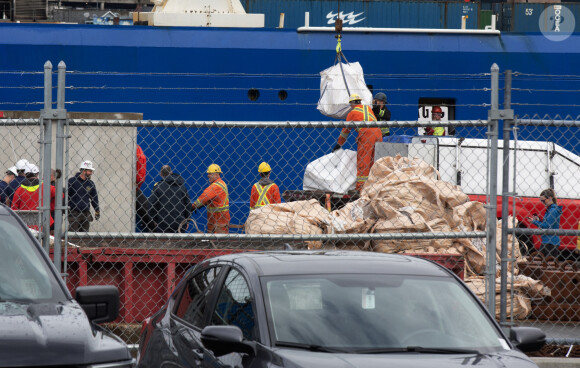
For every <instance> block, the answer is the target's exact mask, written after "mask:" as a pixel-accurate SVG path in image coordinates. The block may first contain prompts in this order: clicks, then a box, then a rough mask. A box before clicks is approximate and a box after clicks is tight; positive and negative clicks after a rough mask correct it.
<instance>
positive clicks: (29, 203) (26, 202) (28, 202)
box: [12, 180, 56, 230]
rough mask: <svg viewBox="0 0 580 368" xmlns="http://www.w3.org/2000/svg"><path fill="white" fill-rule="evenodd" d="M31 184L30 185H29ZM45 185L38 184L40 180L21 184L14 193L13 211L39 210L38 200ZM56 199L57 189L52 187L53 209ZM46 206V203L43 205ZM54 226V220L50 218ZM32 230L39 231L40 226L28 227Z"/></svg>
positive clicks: (51, 199)
mask: <svg viewBox="0 0 580 368" xmlns="http://www.w3.org/2000/svg"><path fill="white" fill-rule="evenodd" d="M27 184H30V185H27ZM43 187H44V184H43V185H40V184H38V180H35V181H34V183H29V182H28V181H27V180H25V181H24V182H23V184H21V185H20V186H19V187H18V189H16V192H14V198H13V200H12V209H13V210H38V200H39V197H41V196H42V191H43ZM55 198H56V189H55V188H54V185H51V186H50V204H51V208H54V201H55ZM43 202H44V200H43ZM43 204H44V203H43ZM52 225H54V219H53V218H52V216H50V226H52ZM28 227H30V228H32V229H35V230H38V226H36V225H30V226H28Z"/></svg>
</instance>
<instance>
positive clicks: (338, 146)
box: [332, 143, 342, 153]
mask: <svg viewBox="0 0 580 368" xmlns="http://www.w3.org/2000/svg"><path fill="white" fill-rule="evenodd" d="M341 148H342V146H341V145H340V144H338V143H337V144H336V146H334V148H333V149H332V153H334V152H336V151H338V150H339V149H341Z"/></svg>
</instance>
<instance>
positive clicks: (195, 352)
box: [192, 349, 203, 360]
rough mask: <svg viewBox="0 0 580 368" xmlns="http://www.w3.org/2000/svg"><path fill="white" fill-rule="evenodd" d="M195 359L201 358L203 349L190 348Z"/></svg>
mask: <svg viewBox="0 0 580 368" xmlns="http://www.w3.org/2000/svg"><path fill="white" fill-rule="evenodd" d="M192 352H193V355H194V356H195V359H198V360H203V350H201V349H193V350H192Z"/></svg>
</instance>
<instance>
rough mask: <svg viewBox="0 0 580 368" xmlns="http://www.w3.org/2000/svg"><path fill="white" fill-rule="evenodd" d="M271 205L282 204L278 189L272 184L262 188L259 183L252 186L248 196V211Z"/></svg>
mask: <svg viewBox="0 0 580 368" xmlns="http://www.w3.org/2000/svg"><path fill="white" fill-rule="evenodd" d="M271 203H282V200H281V199H280V189H279V188H278V186H277V185H276V184H274V183H272V184H268V185H266V186H262V185H261V184H260V183H259V182H258V183H256V184H254V186H253V187H252V192H251V195H250V209H251V210H253V209H255V208H260V207H264V206H265V205H267V204H271Z"/></svg>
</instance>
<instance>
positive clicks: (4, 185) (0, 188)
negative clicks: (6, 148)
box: [0, 166, 18, 206]
mask: <svg viewBox="0 0 580 368" xmlns="http://www.w3.org/2000/svg"><path fill="white" fill-rule="evenodd" d="M17 175H18V172H17V170H16V166H12V167H11V168H9V169H8V170H6V175H5V176H4V179H2V180H0V203H2V204H5V205H7V206H10V203H9V202H8V201H7V200H8V195H7V192H8V187H9V185H10V183H11V182H12V181H13V180H14V178H15V177H16V176H17Z"/></svg>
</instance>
